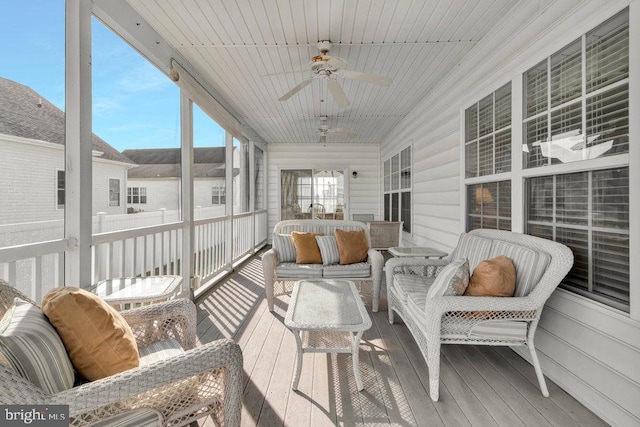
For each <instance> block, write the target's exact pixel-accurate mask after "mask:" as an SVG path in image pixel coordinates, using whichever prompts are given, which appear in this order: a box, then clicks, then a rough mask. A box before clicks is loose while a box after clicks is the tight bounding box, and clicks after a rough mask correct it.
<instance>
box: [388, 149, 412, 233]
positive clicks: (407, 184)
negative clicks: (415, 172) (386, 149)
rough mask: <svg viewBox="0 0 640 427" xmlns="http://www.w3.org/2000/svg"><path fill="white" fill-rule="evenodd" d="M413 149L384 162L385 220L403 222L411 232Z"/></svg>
mask: <svg viewBox="0 0 640 427" xmlns="http://www.w3.org/2000/svg"><path fill="white" fill-rule="evenodd" d="M411 163H412V162H411V147H410V146H409V147H407V148H405V149H403V150H402V151H401V152H399V153H397V154H396V155H394V156H392V157H391V158H390V159H387V160H386V161H385V162H384V194H383V201H384V219H385V221H402V222H403V224H402V229H403V231H406V232H407V233H410V232H411Z"/></svg>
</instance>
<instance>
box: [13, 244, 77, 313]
mask: <svg viewBox="0 0 640 427" xmlns="http://www.w3.org/2000/svg"><path fill="white" fill-rule="evenodd" d="M74 244H75V243H74V242H72V241H71V240H70V239H59V240H50V241H47V242H39V243H28V244H24V245H17V246H11V247H8V248H1V249H0V277H2V278H3V279H4V280H6V281H7V282H9V283H11V284H12V285H14V286H15V287H16V288H18V290H20V292H22V293H23V294H25V295H27V296H28V297H29V298H31V299H33V300H34V301H38V302H39V301H42V297H43V296H44V295H45V294H46V293H47V292H48V291H50V290H51V289H54V288H57V287H58V286H62V284H63V282H64V252H65V251H66V250H67V249H70V248H71V247H72V246H74Z"/></svg>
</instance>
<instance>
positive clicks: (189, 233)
mask: <svg viewBox="0 0 640 427" xmlns="http://www.w3.org/2000/svg"><path fill="white" fill-rule="evenodd" d="M192 119H193V104H192V102H191V100H190V99H189V97H188V96H187V95H186V94H185V93H184V91H182V90H181V91H180V139H181V144H180V147H181V163H182V164H181V170H182V175H181V180H180V186H181V191H180V196H181V203H180V207H181V210H182V222H183V224H184V225H183V228H182V261H181V263H180V269H181V273H182V283H183V286H184V289H185V291H188V297H189V298H191V299H192V300H193V291H194V289H193V286H194V284H193V283H192V277H193V250H194V245H193V233H194V228H193V218H194V217H193V120H192Z"/></svg>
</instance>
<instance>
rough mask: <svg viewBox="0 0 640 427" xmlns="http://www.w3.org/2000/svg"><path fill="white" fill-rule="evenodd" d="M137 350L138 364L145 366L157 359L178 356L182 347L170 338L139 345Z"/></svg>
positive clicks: (182, 351) (181, 351)
mask: <svg viewBox="0 0 640 427" xmlns="http://www.w3.org/2000/svg"><path fill="white" fill-rule="evenodd" d="M138 352H139V353H140V366H146V365H150V364H152V363H154V362H157V361H159V360H167V359H170V358H172V357H176V356H180V355H181V354H182V353H184V349H183V348H182V346H181V345H180V343H179V342H178V341H176V340H174V339H173V338H170V339H168V340H162V341H155V342H152V343H151V344H149V345H146V346H143V347H140V348H139V349H138Z"/></svg>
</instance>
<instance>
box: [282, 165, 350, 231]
mask: <svg viewBox="0 0 640 427" xmlns="http://www.w3.org/2000/svg"><path fill="white" fill-rule="evenodd" d="M344 177H345V171H344V170H331V169H322V170H315V169H282V170H281V171H280V219H283V220H284V219H305V218H317V219H344V218H345V217H347V214H346V209H347V205H346V203H345V201H346V199H347V198H346V188H345V179H344Z"/></svg>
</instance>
